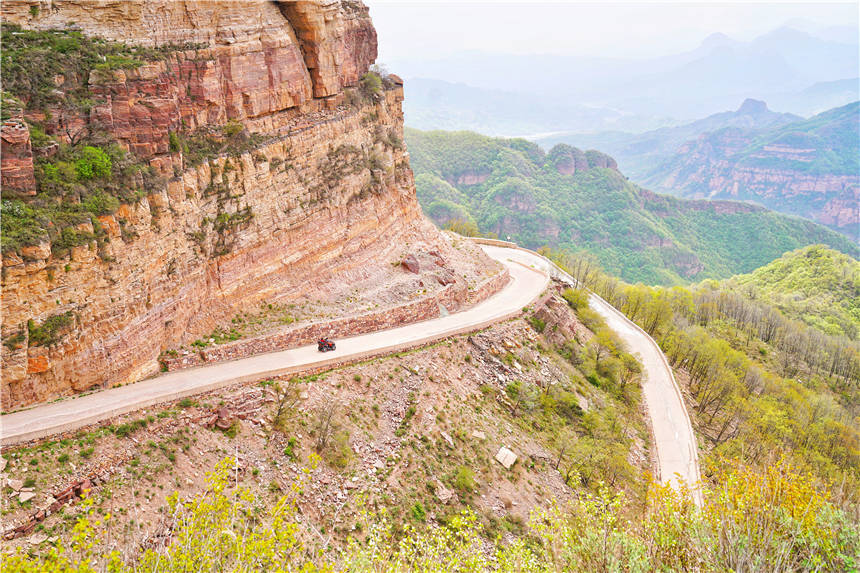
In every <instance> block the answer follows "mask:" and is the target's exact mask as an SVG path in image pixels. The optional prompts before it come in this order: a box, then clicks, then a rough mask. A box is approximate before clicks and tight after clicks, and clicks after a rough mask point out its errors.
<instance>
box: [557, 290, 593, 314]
mask: <svg viewBox="0 0 860 573" xmlns="http://www.w3.org/2000/svg"><path fill="white" fill-rule="evenodd" d="M561 296H562V297H563V298H564V300H566V301H567V304H568V305H570V308H572V309H573V310H580V309H583V308H586V307H587V306H588V293H587V292H585V291H584V290H582V289H579V288H577V289H573V288H566V289H564V291H562V293H561Z"/></svg>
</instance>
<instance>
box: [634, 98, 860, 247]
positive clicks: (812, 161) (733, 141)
mask: <svg viewBox="0 0 860 573" xmlns="http://www.w3.org/2000/svg"><path fill="white" fill-rule="evenodd" d="M858 125H860V102H854V103H852V104H848V105H846V106H842V107H839V108H836V109H832V110H829V111H826V112H824V113H821V114H818V115H816V116H813V117H811V118H809V119H807V120H798V121H794V122H791V123H784V124H779V123H777V124H774V125H771V126H768V127H764V128H750V129H744V128H740V127H724V128H722V129H719V130H716V131H711V132H706V133H704V134H702V135H700V136H699V137H698V138H696V139H694V140H691V141H689V142H687V143H686V144H684V145H682V146H681V147H679V148H678V149H677V151H676V153H675V154H674V155H673V156H671V157H670V158H669V159H667V160H665V161H663V162H661V163H659V164H657V165H656V166H655V167H654V168H652V169H651V170H649V171H646V172H645V173H643V174H642V176H641V177H640V178H639V180H640V181H641V183H643V184H644V185H648V186H651V187H653V188H654V189H656V190H658V191H665V192H669V193H672V194H674V195H678V196H680V197H689V198H709V199H743V200H751V201H755V202H757V203H761V204H763V205H765V206H767V207H769V208H771V209H775V210H777V211H781V212H783V213H790V214H794V215H800V216H803V217H807V218H809V219H812V220H815V221H817V222H819V223H822V224H824V225H827V226H829V227H831V228H833V229H836V230H838V231H840V232H842V233H844V234H846V235H847V236H849V237H851V238H852V239H853V240H855V241H858V240H860V133H858Z"/></svg>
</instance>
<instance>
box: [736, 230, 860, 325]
mask: <svg viewBox="0 0 860 573" xmlns="http://www.w3.org/2000/svg"><path fill="white" fill-rule="evenodd" d="M720 287H721V288H722V289H724V290H737V291H740V292H743V293H745V294H746V296H748V297H750V298H753V299H759V300H763V301H765V302H767V303H768V304H771V305H773V306H775V307H776V308H778V309H779V310H780V311H781V312H782V313H783V314H784V315H786V316H787V317H789V318H793V319H796V320H802V321H803V322H805V323H806V324H808V325H810V326H814V327H815V328H818V329H819V330H821V331H822V332H824V333H826V334H831V335H834V336H839V335H843V336H847V337H848V338H851V339H855V340H856V339H857V338H858V335H860V262H858V261H857V259H855V258H853V257H850V256H848V255H845V254H843V253H840V252H837V251H834V250H833V249H828V248H827V247H825V246H824V245H812V246H809V247H805V248H803V249H798V250H796V251H792V252H790V253H786V254H784V255H783V256H782V257H780V258H779V259H776V260H775V261H773V262H771V263H768V264H767V265H765V266H763V267H761V268H758V269H756V270H754V271H753V272H752V273H750V274H746V275H739V276H736V277H732V278H731V279H728V280H726V281H723V282H722V284H721V285H720Z"/></svg>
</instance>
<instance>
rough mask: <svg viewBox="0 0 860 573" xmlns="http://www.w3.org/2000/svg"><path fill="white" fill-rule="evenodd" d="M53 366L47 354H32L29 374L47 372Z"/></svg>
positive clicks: (28, 367) (28, 363)
mask: <svg viewBox="0 0 860 573" xmlns="http://www.w3.org/2000/svg"><path fill="white" fill-rule="evenodd" d="M50 367H51V363H50V362H49V361H48V357H47V356H31V357H30V359H29V360H28V361H27V374H39V373H41V372H47V371H48V369H49V368H50Z"/></svg>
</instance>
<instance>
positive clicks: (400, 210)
mask: <svg viewBox="0 0 860 573" xmlns="http://www.w3.org/2000/svg"><path fill="white" fill-rule="evenodd" d="M296 4H299V5H302V4H305V3H304V2H297V3H296ZM308 4H313V6H310V5H308V6H305V7H304V9H305V11H306V12H307V14H306V19H305V21H304V23H302V24H296V23H294V22H293V21H292V20H290V19H289V18H288V17H286V16H285V15H284V12H283V11H282V9H281V8H280V7H279V6H278V5H277V4H276V3H274V2H268V1H263V0H249V1H248V2H232V1H223V2H221V1H217V0H213V1H212V2H194V1H190V0H188V1H167V0H147V1H143V0H131V1H128V2H102V3H99V4H98V5H93V4H92V3H89V2H83V1H80V0H70V1H69V2H62V3H55V5H56V10H50V11H48V10H45V11H44V14H41V15H40V17H39V18H38V19H36V20H33V19H32V18H31V17H30V15H29V6H30V3H28V2H24V1H16V0H9V1H4V2H3V3H2V16H3V19H4V21H10V22H17V23H20V24H22V25H24V26H29V25H35V26H38V27H40V28H44V29H48V28H57V27H67V26H68V24H69V23H70V22H72V21H74V22H76V24H77V25H78V26H79V27H80V28H81V29H82V30H83V31H84V32H85V33H94V34H98V35H101V36H103V37H107V38H110V39H117V40H123V41H126V42H129V43H140V44H147V45H163V44H167V43H171V42H172V43H177V44H178V43H184V42H201V43H204V44H206V47H203V48H201V49H199V50H196V51H195V50H191V51H187V52H180V53H175V54H172V55H171V56H169V57H167V58H166V59H165V60H161V61H158V62H153V63H150V64H147V65H144V66H141V67H140V68H137V69H134V70H123V71H116V72H115V73H113V74H111V75H102V74H93V77H92V78H91V82H92V84H91V86H90V88H91V90H92V91H93V92H94V95H95V96H97V97H96V98H95V99H97V100H101V101H103V102H104V103H103V104H101V105H97V106H95V107H94V108H93V109H92V112H91V115H90V117H83V118H70V121H72V122H73V123H74V122H78V123H75V125H83V123H84V122H86V121H95V120H98V121H101V122H104V125H105V127H106V128H107V129H108V130H110V132H111V133H112V135H113V136H115V137H116V138H118V139H119V140H120V141H121V142H123V143H124V144H125V145H127V146H128V147H129V148H130V149H132V150H133V151H135V152H136V153H140V154H144V155H146V156H149V157H151V163H152V165H153V166H154V167H156V168H157V170H158V171H159V172H160V173H162V174H164V175H165V176H167V177H169V178H171V180H170V182H169V183H168V184H166V185H165V189H163V190H158V191H155V192H154V193H152V194H150V196H149V197H146V198H143V199H141V200H140V201H139V202H137V203H134V204H127V205H121V206H120V208H119V209H118V210H117V211H116V212H115V213H114V214H113V215H112V216H105V217H103V218H101V219H100V223H101V224H102V226H103V228H104V229H105V230H106V232H107V233H108V236H109V237H110V239H111V240H110V242H107V243H105V244H104V245H102V247H100V248H102V249H103V250H104V251H103V253H100V252H99V251H98V250H97V249H96V248H95V246H94V245H83V246H80V247H76V248H75V249H73V250H71V252H70V253H68V254H65V255H63V256H62V257H55V256H53V255H52V253H51V248H50V245H49V244H47V243H44V244H42V245H38V246H35V247H28V248H25V249H22V250H21V257H20V258H18V257H17V256H12V255H9V256H8V258H7V256H4V264H3V268H4V273H3V277H2V309H0V310H2V316H3V336H4V337H6V336H8V335H11V334H14V333H15V332H17V331H18V329H20V326H21V325H22V324H23V325H26V324H27V321H28V320H30V319H35V320H37V321H40V322H41V321H44V320H45V319H47V318H48V317H50V316H52V315H55V314H57V313H60V312H65V311H66V310H74V312H75V313H76V315H78V316H79V317H80V320H79V321H78V322H77V324H76V328H75V329H74V330H72V331H70V332H69V333H67V334H66V336H65V337H64V338H63V340H61V341H60V343H59V344H57V345H54V346H52V347H50V348H43V347H34V349H33V352H34V353H37V354H32V355H31V352H30V351H31V349H30V348H29V347H28V346H27V345H26V344H24V345H22V346H21V347H20V348H19V349H17V350H9V349H8V348H7V347H5V346H4V347H2V357H3V377H2V386H0V394H2V402H3V405H4V407H10V408H14V407H20V406H25V405H28V404H32V403H34V402H38V401H42V400H47V399H51V398H54V397H56V396H59V395H63V394H68V393H69V391H81V390H85V389H88V388H90V387H93V386H102V387H109V386H113V385H116V384H124V383H128V382H131V381H136V380H139V379H140V378H142V377H144V376H147V375H150V374H154V373H156V372H157V371H158V369H159V365H158V363H157V358H158V356H159V354H160V353H161V352H162V351H163V350H165V349H167V348H175V347H179V346H180V345H182V344H188V343H189V342H190V341H192V340H194V339H195V338H197V337H199V336H201V335H203V334H205V333H208V332H211V331H212V329H213V327H214V326H216V325H217V324H220V323H222V322H225V321H229V319H230V318H231V317H233V316H235V314H236V312H237V311H239V310H241V309H252V308H255V307H259V303H260V301H261V300H273V299H275V298H277V299H278V300H280V301H282V302H289V301H293V300H301V299H302V297H307V296H309V295H311V294H315V293H317V292H319V290H320V288H322V287H325V286H326V285H328V284H330V283H333V282H341V281H353V280H356V281H358V280H367V279H369V278H372V277H374V276H377V275H382V274H383V273H391V272H392V269H391V264H390V261H392V260H396V259H397V257H398V255H400V252H401V249H402V248H403V245H405V244H410V245H415V246H416V248H421V249H427V250H429V249H434V250H438V251H439V252H440V253H441V254H442V255H444V257H446V258H447V259H448V260H454V259H455V258H456V257H458V256H459V257H461V258H462V255H461V254H458V252H456V251H455V250H454V249H453V248H452V247H451V246H450V245H449V244H448V243H447V241H446V240H445V239H444V238H443V237H442V236H441V235H440V234H439V233H438V231H437V230H436V229H435V228H434V227H433V225H432V224H431V223H429V222H428V221H427V220H426V219H424V217H423V215H422V214H421V210H420V208H419V206H418V203H417V200H416V197H415V189H414V182H413V176H412V172H411V170H410V169H409V164H408V155H407V154H406V152H405V150H402V149H394V148H391V147H383V148H381V149H380V148H379V146H378V145H377V143H376V139H375V132H376V131H377V130H383V131H384V132H386V133H392V134H394V135H397V136H398V137H400V138H401V139H402V130H403V114H402V110H401V106H400V102H401V101H402V99H403V93H402V88H400V87H394V88H391V89H388V90H386V91H384V92H383V93H382V94H381V96H380V98H378V99H377V100H376V101H374V102H368V103H363V104H360V105H353V106H347V105H343V102H344V98H343V97H342V94H338V93H337V92H339V91H340V90H342V89H343V86H344V85H347V86H348V85H352V84H354V83H355V82H357V81H358V78H359V77H360V76H361V74H363V73H364V72H365V71H366V69H367V66H368V65H369V64H370V63H371V62H372V61H373V59H374V57H375V50H376V39H375V32H374V31H373V28H372V26H371V24H370V21H369V18H368V16H367V9H366V8H365V7H364V6H363V5H362V4H360V3H359V2H353V1H351V0H341V1H337V0H336V1H333V2H330V3H325V4H321V3H308ZM287 12H289V10H287ZM320 13H321V14H324V17H322V19H320V18H319V17H317V16H319V14H320ZM314 14H316V15H314ZM296 29H301V30H302V33H301V34H300V35H297V34H296ZM297 37H298V38H299V42H296V41H295V38H297ZM308 38H316V39H317V40H318V41H319V42H320V45H319V46H318V47H317V48H316V49H315V51H314V50H311V51H310V52H305V53H302V50H301V49H300V45H299V43H301V44H302V45H303V46H304V45H306V44H307V42H308V41H309V40H308ZM314 54H316V55H314ZM314 58H320V60H319V61H316V60H314ZM309 70H310V71H309ZM314 70H315V71H314ZM73 83H74V82H73V81H70V78H65V79H64V82H63V84H62V86H61V88H62V89H71V88H72V87H74V86H73V85H72V84H73ZM318 90H319V91H318ZM332 90H333V91H332ZM314 93H319V94H327V96H326V97H327V98H328V99H325V100H323V99H316V98H314V97H313V96H314ZM371 115H372V116H373V117H375V118H376V119H375V120H374V122H373V123H371V124H370V125H367V124H366V123H365V122H364V121H363V118H365V117H369V116H371ZM55 117H56V114H55ZM43 119H46V120H47V118H45V117H43ZM229 119H236V120H239V121H241V122H242V123H243V125H244V126H245V128H246V129H247V130H248V131H249V132H252V133H260V134H262V135H264V136H266V137H268V138H269V139H267V140H266V141H265V143H263V144H261V145H260V147H259V148H258V149H256V150H254V151H253V152H249V153H245V154H244V155H242V156H241V157H239V158H231V159H230V163H231V169H230V170H227V169H226V168H225V167H226V162H227V159H226V158H224V157H221V158H217V159H214V160H212V161H211V162H204V163H203V164H202V165H200V166H197V167H194V168H190V167H188V166H184V165H182V164H181V163H180V158H179V156H180V154H179V153H171V152H170V151H169V149H168V133H169V131H171V130H176V129H178V128H179V127H180V126H181V125H182V123H183V122H184V123H185V125H186V126H187V128H188V129H194V128H196V127H199V126H204V125H211V124H216V125H217V124H223V123H225V122H226V121H227V120H229ZM13 139H14V137H13ZM19 139H20V138H19ZM4 142H5V140H4ZM4 145H5V143H4ZM341 145H349V146H354V147H355V148H357V149H359V150H361V153H365V152H369V151H370V150H372V149H373V150H375V151H376V152H377V153H379V155H380V159H381V161H382V162H383V164H384V165H385V167H386V168H385V170H383V171H381V176H380V181H379V182H378V183H375V184H376V188H375V190H374V192H373V193H364V192H363V190H364V189H366V188H367V186H368V185H369V184H370V183H371V179H372V177H371V173H370V172H369V171H368V170H367V169H359V170H356V171H354V172H349V173H346V174H344V175H343V176H342V177H341V178H340V179H338V180H337V181H336V182H332V181H330V179H331V176H330V173H329V172H328V166H329V164H330V152H331V151H332V150H333V149H337V148H338V146H341ZM255 154H260V155H263V156H265V157H267V158H274V157H277V158H279V159H281V160H282V161H283V163H284V164H287V163H289V166H290V167H289V169H285V168H281V169H273V168H271V166H270V162H268V161H267V162H262V163H261V162H256V161H254V159H253V155H255ZM4 158H5V153H4ZM5 165H6V164H5V163H4V173H5ZM174 168H177V169H178V171H179V173H178V174H177V175H176V176H175V177H174ZM183 169H184V170H183ZM222 176H226V177H227V182H228V184H229V191H230V200H229V201H227V202H224V201H223V200H219V198H218V197H216V196H215V195H213V194H212V193H211V192H210V189H211V186H212V184H213V183H220V182H221V181H222ZM4 177H5V175H4ZM244 208H247V209H249V210H250V212H251V213H252V215H253V216H252V217H251V218H250V220H248V221H247V222H246V223H244V224H242V225H239V226H236V227H235V228H227V229H221V230H220V231H216V230H215V228H214V224H213V222H214V221H216V220H217V219H218V217H219V215H224V214H228V215H229V214H234V213H235V212H237V210H239V209H244ZM100 254H103V255H105V256H104V257H100V256H99V255H100ZM22 259H23V261H24V264H21V261H22ZM64 269H65V270H64ZM58 275H59V276H60V277H61V281H62V282H61V283H60V284H58ZM58 286H59V287H61V291H62V296H61V297H60V296H59V291H58V290H57V288H58ZM459 286H460V283H457V285H449V287H447V288H448V289H451V296H453V293H454V292H455V291H456V290H457V289H459ZM455 287H457V289H455ZM470 294H471V293H470ZM58 300H59V301H60V304H59V305H58V302H57V301H58ZM446 308H447V305H446ZM437 312H438V309H437ZM398 316H399V315H398ZM394 318H396V317H388V320H393V319H394ZM379 322H380V324H381V323H384V321H383V320H381V319H380V321H379ZM355 326H356V325H355V324H353V323H344V326H343V328H345V329H348V328H351V327H355ZM373 326H374V325H373V324H370V323H368V324H367V325H366V327H368V328H371V327H373ZM231 348H233V347H231ZM210 352H213V353H214V349H206V350H205V351H204V352H195V353H192V354H189V355H188V356H182V357H179V358H177V360H179V361H181V362H182V363H183V364H187V365H192V364H201V363H203V360H204V356H205V355H208V354H209V353H210ZM31 358H32V359H33V360H32V364H31V361H30V359H31Z"/></svg>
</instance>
